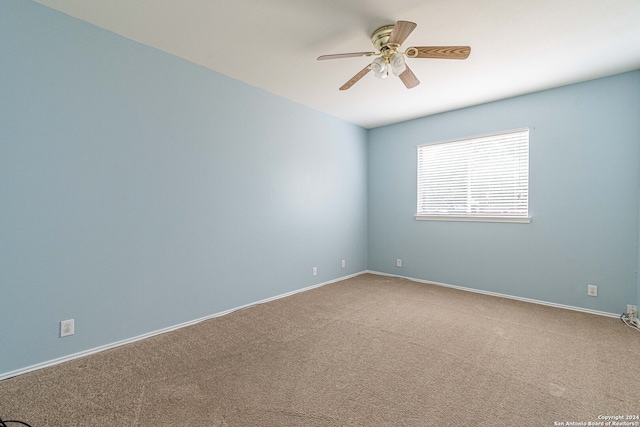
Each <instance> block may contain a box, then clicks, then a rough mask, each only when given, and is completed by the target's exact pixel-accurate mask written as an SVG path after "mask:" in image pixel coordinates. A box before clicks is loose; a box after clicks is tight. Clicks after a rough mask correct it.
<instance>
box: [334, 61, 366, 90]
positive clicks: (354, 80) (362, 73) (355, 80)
mask: <svg viewBox="0 0 640 427" xmlns="http://www.w3.org/2000/svg"><path fill="white" fill-rule="evenodd" d="M369 71H371V65H367V66H366V67H364V68H363V69H362V70H361V71H360V72H359V73H358V74H356V75H355V76H353V77H351V79H350V80H349V81H348V82H346V83H345V84H343V85H342V86H340V90H347V89H349V88H350V87H351V86H353V85H354V84H356V83H358V80H360V79H361V78H363V77H364V76H365V75H366V74H367V73H368V72H369Z"/></svg>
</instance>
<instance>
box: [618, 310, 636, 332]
mask: <svg viewBox="0 0 640 427" xmlns="http://www.w3.org/2000/svg"><path fill="white" fill-rule="evenodd" d="M620 320H622V323H624V324H625V325H627V326H628V327H630V328H633V329H635V330H636V331H640V323H638V319H637V318H636V319H632V318H631V316H630V315H629V313H622V314H621V315H620Z"/></svg>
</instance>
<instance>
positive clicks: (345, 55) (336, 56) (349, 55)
mask: <svg viewBox="0 0 640 427" xmlns="http://www.w3.org/2000/svg"><path fill="white" fill-rule="evenodd" d="M375 54H376V53H375V52H353V53H336V54H334V55H322V56H319V57H318V61H324V60H325V59H340V58H356V57H358V56H371V55H375Z"/></svg>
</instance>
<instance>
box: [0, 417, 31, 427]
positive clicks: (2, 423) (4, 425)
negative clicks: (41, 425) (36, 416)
mask: <svg viewBox="0 0 640 427" xmlns="http://www.w3.org/2000/svg"><path fill="white" fill-rule="evenodd" d="M9 424H22V425H23V426H27V427H31V425H29V424H27V423H25V422H24V421H18V420H3V419H2V418H1V417H0V427H11V426H10V425H9Z"/></svg>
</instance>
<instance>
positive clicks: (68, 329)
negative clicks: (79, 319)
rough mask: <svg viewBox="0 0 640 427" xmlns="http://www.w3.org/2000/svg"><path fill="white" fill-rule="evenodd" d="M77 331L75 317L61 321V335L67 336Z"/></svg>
mask: <svg viewBox="0 0 640 427" xmlns="http://www.w3.org/2000/svg"><path fill="white" fill-rule="evenodd" d="M74 333H75V326H74V321H73V319H69V320H63V321H61V322H60V337H61V338H62V337H67V336H69V335H73V334H74Z"/></svg>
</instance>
